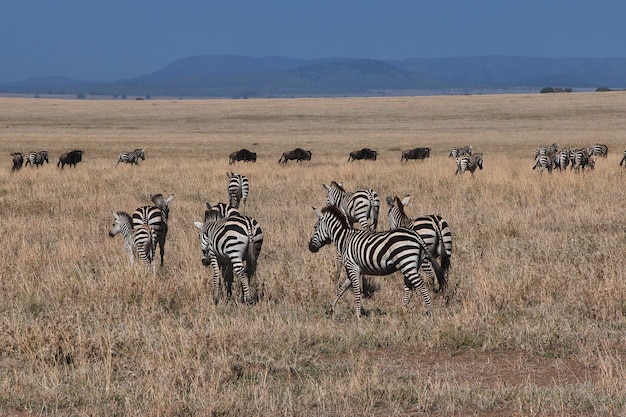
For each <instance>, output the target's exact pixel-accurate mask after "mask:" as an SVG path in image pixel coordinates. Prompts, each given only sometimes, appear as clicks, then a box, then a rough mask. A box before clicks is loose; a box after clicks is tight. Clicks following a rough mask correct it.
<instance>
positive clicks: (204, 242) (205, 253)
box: [193, 211, 219, 266]
mask: <svg viewBox="0 0 626 417" xmlns="http://www.w3.org/2000/svg"><path fill="white" fill-rule="evenodd" d="M205 216H206V214H205ZM217 216H219V213H218V212H217V211H211V216H210V217H209V219H208V220H207V221H206V222H205V223H201V222H198V221H195V222H193V224H194V225H195V226H196V227H197V228H198V229H200V235H199V237H200V249H201V250H202V265H204V266H209V265H210V257H209V236H208V234H207V225H209V224H210V223H211V222H215V221H217V220H218V218H217Z"/></svg>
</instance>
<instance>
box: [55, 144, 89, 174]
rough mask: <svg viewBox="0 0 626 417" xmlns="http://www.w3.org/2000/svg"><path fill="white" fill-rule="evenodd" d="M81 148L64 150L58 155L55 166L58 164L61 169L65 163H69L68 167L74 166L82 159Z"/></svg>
mask: <svg viewBox="0 0 626 417" xmlns="http://www.w3.org/2000/svg"><path fill="white" fill-rule="evenodd" d="M83 153H84V151H83V150H80V149H74V150H73V151H69V152H65V153H64V154H62V155H61V156H59V162H57V167H58V166H59V165H60V166H61V169H63V168H64V167H65V165H69V166H70V167H72V166H73V167H74V168H76V164H77V163H79V162H80V161H82V160H83Z"/></svg>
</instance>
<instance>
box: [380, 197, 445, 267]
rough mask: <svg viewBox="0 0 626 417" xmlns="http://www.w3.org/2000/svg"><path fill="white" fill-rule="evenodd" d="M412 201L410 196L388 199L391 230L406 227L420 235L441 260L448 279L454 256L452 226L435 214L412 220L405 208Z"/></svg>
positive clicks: (432, 253) (430, 250)
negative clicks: (451, 260) (451, 259)
mask: <svg viewBox="0 0 626 417" xmlns="http://www.w3.org/2000/svg"><path fill="white" fill-rule="evenodd" d="M410 199H411V196H408V195H407V196H406V197H404V198H403V199H402V200H400V198H398V197H394V198H391V197H387V205H388V207H389V211H388V212H387V216H388V218H389V229H397V228H398V227H404V228H406V229H411V230H414V231H415V232H416V233H417V234H418V235H420V237H421V238H422V239H423V240H424V243H425V244H426V248H427V249H428V250H429V252H430V254H431V255H432V256H433V258H439V260H440V263H441V269H442V270H443V273H444V275H445V277H446V279H447V277H448V273H449V270H450V257H451V256H452V232H451V231H450V226H448V222H446V221H445V220H444V219H443V218H442V217H441V216H437V215H435V214H430V215H427V216H421V217H418V218H416V219H410V218H409V216H407V215H406V213H405V212H404V207H405V206H406V205H407V204H409V201H410Z"/></svg>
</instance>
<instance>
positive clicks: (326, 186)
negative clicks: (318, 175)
mask: <svg viewBox="0 0 626 417" xmlns="http://www.w3.org/2000/svg"><path fill="white" fill-rule="evenodd" d="M322 185H323V186H324V189H325V190H326V191H330V187H329V186H328V185H326V184H322Z"/></svg>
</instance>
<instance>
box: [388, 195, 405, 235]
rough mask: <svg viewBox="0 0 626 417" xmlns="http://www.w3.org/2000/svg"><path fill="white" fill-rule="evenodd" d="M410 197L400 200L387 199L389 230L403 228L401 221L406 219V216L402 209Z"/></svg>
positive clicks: (397, 198) (396, 198) (395, 198)
mask: <svg viewBox="0 0 626 417" xmlns="http://www.w3.org/2000/svg"><path fill="white" fill-rule="evenodd" d="M410 200H411V196H410V195H407V196H406V197H404V198H403V199H402V200H400V198H399V197H393V198H392V197H389V196H388V197H387V206H388V207H389V210H388V211H387V217H388V218H389V229H397V228H398V227H405V226H403V221H405V220H406V219H408V216H407V215H406V213H405V212H404V207H405V206H406V205H408V204H409V201H410Z"/></svg>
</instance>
